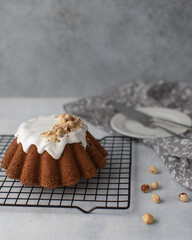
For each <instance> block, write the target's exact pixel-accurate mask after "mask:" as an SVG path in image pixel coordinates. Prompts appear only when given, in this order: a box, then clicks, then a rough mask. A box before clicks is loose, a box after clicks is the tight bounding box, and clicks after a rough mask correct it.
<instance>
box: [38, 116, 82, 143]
mask: <svg viewBox="0 0 192 240" xmlns="http://www.w3.org/2000/svg"><path fill="white" fill-rule="evenodd" d="M54 117H55V118H58V121H57V122H56V123H55V124H54V125H53V127H52V129H51V130H49V131H47V132H43V133H41V135H42V136H44V137H46V138H49V140H48V141H51V142H60V140H59V138H61V137H63V136H64V135H66V134H67V137H68V136H69V135H68V134H69V133H70V132H73V131H76V130H77V129H79V128H82V127H83V122H82V121H81V119H80V117H77V116H75V115H72V114H69V113H62V114H61V115H59V116H54Z"/></svg>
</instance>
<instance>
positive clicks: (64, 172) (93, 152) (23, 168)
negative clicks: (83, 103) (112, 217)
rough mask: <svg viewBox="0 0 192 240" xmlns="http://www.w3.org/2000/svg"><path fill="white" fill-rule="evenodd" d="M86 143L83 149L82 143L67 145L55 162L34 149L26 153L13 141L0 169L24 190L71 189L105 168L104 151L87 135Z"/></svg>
mask: <svg viewBox="0 0 192 240" xmlns="http://www.w3.org/2000/svg"><path fill="white" fill-rule="evenodd" d="M86 140H87V146H86V149H84V147H83V146H82V145H81V143H72V144H67V145H66V146H65V149H64V152H63V153H62V155H61V157H60V158H59V159H58V160H55V159H54V158H53V157H52V156H51V155H50V154H49V153H48V152H47V151H44V152H43V153H42V154H39V153H38V151H37V147H36V146H35V145H32V146H31V147H30V149H29V151H28V153H25V152H24V151H23V147H22V144H21V143H19V144H18V143H17V138H15V139H14V140H13V142H12V143H11V145H10V147H9V148H8V150H7V151H6V153H5V156H4V158H3V160H2V162H1V166H2V167H3V168H5V169H6V170H7V171H6V174H7V177H9V178H12V179H17V180H19V181H20V182H21V183H22V184H24V185H26V186H42V187H45V188H57V187H60V186H67V185H74V184H76V183H78V182H79V181H80V180H81V179H87V178H91V177H94V176H95V175H96V174H97V171H98V170H99V169H102V168H103V167H104V166H105V165H106V160H105V157H106V156H107V151H106V150H105V149H104V148H103V147H102V146H101V144H100V143H99V142H98V141H97V140H96V139H95V138H94V137H93V136H92V135H91V134H90V133H89V131H87V132H86Z"/></svg>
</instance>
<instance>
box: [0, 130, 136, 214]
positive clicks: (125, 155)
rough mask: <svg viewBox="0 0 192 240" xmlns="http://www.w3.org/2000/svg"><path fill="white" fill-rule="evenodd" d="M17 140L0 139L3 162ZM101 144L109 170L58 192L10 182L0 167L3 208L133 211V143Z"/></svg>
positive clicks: (108, 140)
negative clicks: (106, 153)
mask: <svg viewBox="0 0 192 240" xmlns="http://www.w3.org/2000/svg"><path fill="white" fill-rule="evenodd" d="M13 139H14V136H13V135H0V162H1V161H2V159H3V156H4V154H5V152H6V150H7V148H8V147H9V145H10V143H11V142H12V140H13ZM99 141H100V143H101V144H102V145H103V146H104V148H105V149H106V150H107V151H108V156H107V158H106V160H107V165H106V167H105V168H104V169H102V170H100V171H98V174H97V175H96V176H95V177H93V178H90V179H85V180H81V181H80V182H79V183H78V184H76V185H74V186H67V187H60V188H56V189H46V188H42V187H38V186H33V187H27V186H23V185H22V184H21V183H20V182H19V181H18V180H13V179H9V178H7V176H6V171H5V170H4V169H2V168H1V167H0V206H25V207H60V208H78V209H79V210H81V211H82V212H84V213H90V212H92V211H93V210H95V209H127V208H129V205H130V184H131V183H130V180H131V158H132V156H131V150H132V142H131V139H130V138H128V137H124V136H107V137H104V138H103V139H100V140H99Z"/></svg>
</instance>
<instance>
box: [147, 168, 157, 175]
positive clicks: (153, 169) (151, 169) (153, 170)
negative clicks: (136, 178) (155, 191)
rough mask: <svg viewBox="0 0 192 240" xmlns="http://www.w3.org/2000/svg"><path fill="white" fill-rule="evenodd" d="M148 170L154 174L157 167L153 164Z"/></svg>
mask: <svg viewBox="0 0 192 240" xmlns="http://www.w3.org/2000/svg"><path fill="white" fill-rule="evenodd" d="M149 171H150V173H154V174H155V173H158V169H157V167H155V166H151V167H150V170H149Z"/></svg>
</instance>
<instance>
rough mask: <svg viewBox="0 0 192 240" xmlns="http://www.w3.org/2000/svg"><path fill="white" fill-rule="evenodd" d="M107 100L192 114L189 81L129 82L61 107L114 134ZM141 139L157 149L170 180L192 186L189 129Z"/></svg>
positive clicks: (191, 146) (190, 135)
mask: <svg viewBox="0 0 192 240" xmlns="http://www.w3.org/2000/svg"><path fill="white" fill-rule="evenodd" d="M110 101H117V102H122V103H126V104H127V106H138V105H139V106H156V107H168V108H174V109H177V110H180V111H182V112H184V113H186V114H188V115H189V116H190V117H192V84H190V83H181V82H165V81H158V82H156V83H154V82H149V81H137V82H130V83H127V84H124V85H123V86H121V87H119V88H116V89H114V90H111V91H108V92H106V93H105V94H103V95H102V96H91V97H86V98H82V99H79V100H78V101H75V102H72V103H68V104H66V105H64V109H65V111H66V112H69V113H73V114H76V115H79V116H81V117H82V118H84V119H85V120H86V121H88V122H90V123H91V124H93V125H95V126H98V127H100V128H102V129H103V130H105V131H107V132H108V133H109V134H110V135H116V134H117V133H115V132H114V131H113V129H112V128H111V127H110V119H111V117H112V116H113V115H114V114H115V110H114V109H113V107H111V106H110V104H109V103H110ZM140 141H141V142H143V143H144V144H146V145H148V146H150V147H152V148H153V149H154V150H155V151H156V153H157V154H158V155H159V156H160V158H161V159H162V161H163V162H164V164H165V166H166V167H167V168H168V170H169V172H170V174H171V176H172V178H173V179H175V180H176V181H177V182H179V183H180V184H182V185H183V186H185V187H186V188H189V189H192V131H188V132H187V133H185V134H183V138H182V139H179V138H177V137H166V138H156V139H144V140H140Z"/></svg>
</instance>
